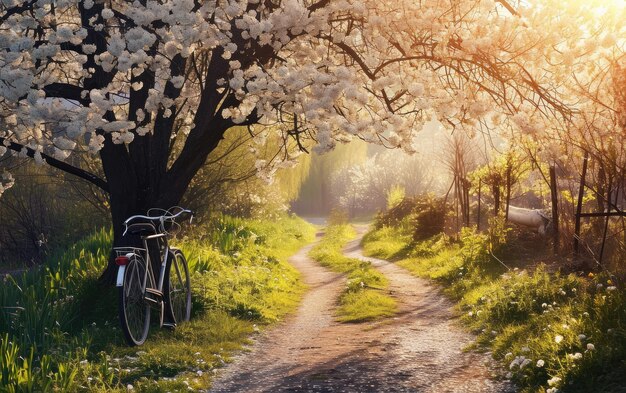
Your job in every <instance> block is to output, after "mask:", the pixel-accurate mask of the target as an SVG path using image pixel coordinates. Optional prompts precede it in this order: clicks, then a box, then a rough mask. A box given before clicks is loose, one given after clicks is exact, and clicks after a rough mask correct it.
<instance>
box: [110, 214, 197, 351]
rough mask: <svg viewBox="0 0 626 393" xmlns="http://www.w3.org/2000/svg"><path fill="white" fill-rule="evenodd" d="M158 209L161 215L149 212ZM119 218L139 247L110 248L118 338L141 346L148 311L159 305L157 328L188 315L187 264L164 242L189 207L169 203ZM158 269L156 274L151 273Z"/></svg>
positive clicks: (177, 321) (144, 338)
mask: <svg viewBox="0 0 626 393" xmlns="http://www.w3.org/2000/svg"><path fill="white" fill-rule="evenodd" d="M156 211H159V212H161V213H162V214H160V215H152V214H154V212H156ZM147 214H148V215H147V216H143V215H135V216H132V217H129V218H128V219H127V220H126V221H124V227H125V231H124V235H123V236H126V234H127V233H129V234H131V235H136V236H139V237H140V239H141V242H142V244H143V248H142V247H115V248H114V250H115V252H116V258H115V263H116V264H117V266H118V271H117V280H116V286H117V287H118V288H119V290H118V291H119V315H120V322H121V325H122V331H123V333H124V337H125V338H126V341H127V342H128V344H129V345H130V346H135V345H141V344H143V343H144V342H145V341H146V338H147V337H148V331H149V330H150V310H151V309H152V308H156V309H159V310H160V327H169V328H174V327H176V326H177V324H179V323H181V322H186V321H188V320H189V318H190V317H191V283H190V280H189V267H188V266H187V259H186V258H185V256H184V255H183V253H182V251H180V250H179V249H177V248H172V247H170V246H169V244H168V237H169V236H170V235H171V234H172V230H173V229H174V228H177V227H180V225H179V224H178V223H177V222H176V220H177V219H178V218H180V217H181V216H183V215H189V217H190V218H189V223H191V222H192V220H193V216H194V213H193V212H192V211H191V210H188V209H184V208H181V207H179V206H175V207H173V208H170V209H168V210H162V209H150V210H148V213H147ZM155 270H158V277H157V276H155V274H154V272H155Z"/></svg>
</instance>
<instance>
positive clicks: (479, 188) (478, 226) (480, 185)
mask: <svg viewBox="0 0 626 393" xmlns="http://www.w3.org/2000/svg"><path fill="white" fill-rule="evenodd" d="M482 189H483V180H482V179H478V212H477V214H476V230H477V231H480V196H481V191H482Z"/></svg>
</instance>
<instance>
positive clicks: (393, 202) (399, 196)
mask: <svg viewBox="0 0 626 393" xmlns="http://www.w3.org/2000/svg"><path fill="white" fill-rule="evenodd" d="M405 197H406V191H405V189H404V187H402V186H400V185H395V186H393V187H391V189H390V190H389V191H387V209H393V208H394V207H396V206H398V204H400V202H402V201H403V200H404V198H405Z"/></svg>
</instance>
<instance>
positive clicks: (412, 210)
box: [375, 195, 446, 241]
mask: <svg viewBox="0 0 626 393" xmlns="http://www.w3.org/2000/svg"><path fill="white" fill-rule="evenodd" d="M445 217H446V207H445V204H444V201H443V198H438V197H435V196H433V195H423V196H419V197H414V198H404V199H403V200H402V201H401V202H399V203H397V204H396V205H395V206H394V207H393V208H391V209H389V210H387V211H386V212H381V213H378V215H377V216H376V221H375V228H376V229H381V228H382V227H385V226H388V227H402V228H404V229H406V230H407V231H410V232H411V233H412V236H413V240H414V241H420V240H425V239H428V238H430V237H433V236H435V235H437V234H439V233H442V232H443V230H444V225H445Z"/></svg>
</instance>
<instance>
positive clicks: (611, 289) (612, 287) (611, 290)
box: [606, 285, 617, 292]
mask: <svg viewBox="0 0 626 393" xmlns="http://www.w3.org/2000/svg"><path fill="white" fill-rule="evenodd" d="M616 289H617V287H615V286H613V285H611V286H610V287H606V290H607V291H608V292H613V291H614V290H616Z"/></svg>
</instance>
